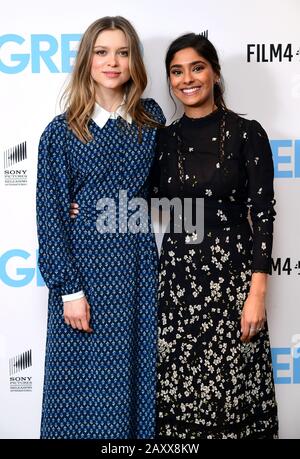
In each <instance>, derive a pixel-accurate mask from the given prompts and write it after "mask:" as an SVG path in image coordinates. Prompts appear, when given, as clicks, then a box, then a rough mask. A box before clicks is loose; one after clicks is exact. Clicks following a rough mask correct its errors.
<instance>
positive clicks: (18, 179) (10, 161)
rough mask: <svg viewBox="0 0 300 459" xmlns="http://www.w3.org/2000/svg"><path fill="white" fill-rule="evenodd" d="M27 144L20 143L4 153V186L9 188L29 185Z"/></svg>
mask: <svg viewBox="0 0 300 459" xmlns="http://www.w3.org/2000/svg"><path fill="white" fill-rule="evenodd" d="M26 164H27V144H26V142H22V143H19V144H18V145H15V146H14V147H11V148H8V149H7V150H5V151H4V184H5V185H7V186H24V185H27V179H28V177H27V168H26Z"/></svg>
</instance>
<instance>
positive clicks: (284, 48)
mask: <svg viewBox="0 0 300 459" xmlns="http://www.w3.org/2000/svg"><path fill="white" fill-rule="evenodd" d="M296 61H297V62H299V61H300V46H299V44H298V45H295V44H292V43H248V44H247V62H296Z"/></svg>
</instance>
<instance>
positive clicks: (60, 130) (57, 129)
mask: <svg viewBox="0 0 300 459" xmlns="http://www.w3.org/2000/svg"><path fill="white" fill-rule="evenodd" d="M67 132H68V124H67V118H66V115H65V113H62V114H60V115H57V116H55V117H54V118H53V120H52V121H50V123H48V125H47V126H46V128H45V129H44V131H43V134H42V138H44V137H53V136H56V135H66V134H67Z"/></svg>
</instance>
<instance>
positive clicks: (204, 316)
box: [153, 33, 278, 439]
mask: <svg viewBox="0 0 300 459" xmlns="http://www.w3.org/2000/svg"><path fill="white" fill-rule="evenodd" d="M166 71H167V76H168V80H169V83H170V87H171V89H172V92H173V94H174V96H175V97H176V98H177V99H178V100H179V101H180V102H181V103H182V104H183V108H184V115H183V116H182V117H181V118H180V119H179V120H177V121H175V122H174V123H173V124H171V125H170V126H169V127H168V128H166V129H163V130H161V132H160V136H159V143H158V154H157V157H156V161H155V163H154V166H153V177H154V182H155V185H156V187H155V189H156V191H157V193H158V194H159V196H160V197H167V198H169V199H173V198H175V197H179V198H181V200H182V203H183V206H184V200H185V198H190V199H192V200H193V203H195V202H196V198H203V200H204V238H203V240H202V241H201V242H199V243H194V244H191V242H195V241H196V240H197V234H195V233H193V234H190V233H188V232H185V231H184V230H183V232H182V233H177V232H175V231H174V230H172V224H173V223H174V218H175V217H174V214H171V222H170V228H169V230H168V231H169V232H167V233H166V234H165V235H164V239H163V243H162V249H161V259H160V284H159V340H158V351H159V358H158V388H157V434H158V437H161V438H163V437H176V438H178V437H179V438H184V439H188V438H189V439H200V438H234V439H240V438H276V436H277V430H278V426H277V408H276V401H275V393H274V383H273V375H272V363H271V352H270V343H269V337H268V330H267V323H266V313H265V295H266V288H267V276H268V273H269V272H270V266H271V250H272V234H273V220H274V215H275V211H274V203H275V201H274V192H273V163H272V154H271V150H270V145H269V142H268V137H267V134H266V132H265V131H264V129H263V128H262V127H261V125H260V124H259V123H258V122H257V121H254V120H253V121H250V120H247V119H244V118H242V117H240V116H238V115H237V114H235V113H233V112H232V111H230V110H229V109H227V107H226V105H225V103H224V99H223V86H222V78H221V69H220V64H219V60H218V55H217V52H216V50H215V48H214V46H213V45H212V43H211V42H210V41H209V40H208V39H207V38H205V37H203V36H201V35H195V34H193V33H191V34H187V35H184V36H181V37H179V38H178V39H177V40H175V41H174V42H173V43H172V44H171V45H170V47H169V49H168V51H167V55H166ZM156 195H157V194H156ZM192 209H193V210H194V211H196V210H197V206H196V205H195V204H194V206H193V207H192ZM248 210H249V211H250V217H251V221H252V228H251V226H250V223H249V221H248V218H247V217H248ZM182 221H183V218H182Z"/></svg>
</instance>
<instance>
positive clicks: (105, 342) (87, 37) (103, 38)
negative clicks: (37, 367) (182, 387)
mask: <svg viewBox="0 0 300 459" xmlns="http://www.w3.org/2000/svg"><path fill="white" fill-rule="evenodd" d="M140 49H141V48H140V42H139V39H138V36H137V34H136V31H135V30H134V28H133V27H132V25H131V24H130V23H129V22H128V21H127V20H126V19H124V18H122V17H120V16H117V17H104V18H101V19H99V20H97V21H95V22H94V23H93V24H91V25H90V26H89V27H88V29H87V30H86V32H85V33H84V35H83V37H82V40H81V43H80V46H79V51H78V54H77V59H76V63H75V66H74V71H73V74H72V76H71V81H70V85H69V87H68V90H67V92H66V111H65V113H63V114H62V115H59V116H57V117H55V118H54V120H53V121H52V122H51V123H50V124H49V125H48V126H47V128H46V129H45V131H44V133H43V135H42V137H41V141H40V147H39V160H38V181H37V227H38V237H39V267H40V270H41V273H42V275H43V277H44V280H45V282H46V284H47V286H48V288H49V313H48V333H47V345H46V362H45V381H44V396H43V409H42V422H41V437H42V438H74V439H80V438H81V439H82V438H97V439H99V438H100V439H104V438H111V439H112V438H113V439H117V438H119V439H125V438H151V437H152V436H153V434H154V418H155V406H154V401H155V357H156V356H155V347H156V318H155V310H156V307H155V305H156V292H157V251H156V245H155V239H154V235H153V234H152V233H151V232H144V233H136V234H133V233H130V232H129V231H126V230H124V228H123V229H122V231H118V223H117V228H115V231H111V228H109V229H110V230H109V231H107V232H103V231H99V227H98V225H97V224H96V222H99V215H101V212H102V213H103V212H105V210H106V208H105V207H104V208H103V209H100V207H101V205H99V200H101V199H110V200H113V201H114V202H115V203H116V208H115V209H116V212H115V216H118V212H119V211H118V198H119V195H120V191H122V190H123V192H124V190H125V191H126V192H127V197H128V199H131V198H134V197H145V198H147V193H148V186H147V183H148V182H147V177H148V174H149V169H150V166H151V163H152V160H153V156H154V150H155V144H156V133H157V128H158V127H159V126H160V125H161V124H163V123H164V122H165V120H164V116H163V113H162V111H161V109H160V107H159V106H158V105H157V104H156V102H155V101H154V100H152V99H145V100H143V99H141V95H142V93H143V91H144V89H145V87H146V84H147V76H146V72H145V68H144V64H143V60H142V57H141V52H140ZM72 201H73V202H76V203H77V204H78V205H79V206H80V214H79V215H78V217H77V218H76V219H73V220H72V219H70V218H69V206H70V202H72ZM100 219H101V218H100ZM117 220H118V219H117Z"/></svg>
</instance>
